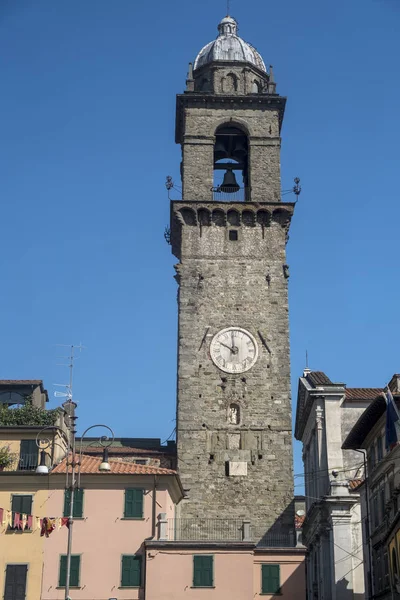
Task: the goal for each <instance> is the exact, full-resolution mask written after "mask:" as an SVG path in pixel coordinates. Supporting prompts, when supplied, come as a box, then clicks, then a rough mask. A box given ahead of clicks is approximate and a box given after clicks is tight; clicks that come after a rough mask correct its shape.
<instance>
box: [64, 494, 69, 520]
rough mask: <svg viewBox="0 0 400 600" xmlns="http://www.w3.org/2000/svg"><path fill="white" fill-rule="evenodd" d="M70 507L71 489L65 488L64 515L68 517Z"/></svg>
mask: <svg viewBox="0 0 400 600" xmlns="http://www.w3.org/2000/svg"><path fill="white" fill-rule="evenodd" d="M70 508H71V490H65V492H64V517H69V511H70Z"/></svg>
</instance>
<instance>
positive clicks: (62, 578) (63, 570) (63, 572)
mask: <svg viewBox="0 0 400 600" xmlns="http://www.w3.org/2000/svg"><path fill="white" fill-rule="evenodd" d="M66 582H67V557H66V556H65V554H64V555H63V556H60V574H59V577H58V587H65V584H66Z"/></svg>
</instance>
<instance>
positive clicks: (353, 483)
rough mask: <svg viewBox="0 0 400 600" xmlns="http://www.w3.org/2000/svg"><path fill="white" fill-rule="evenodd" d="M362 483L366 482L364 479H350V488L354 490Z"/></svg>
mask: <svg viewBox="0 0 400 600" xmlns="http://www.w3.org/2000/svg"><path fill="white" fill-rule="evenodd" d="M362 483H364V479H350V481H349V488H350V489H351V490H353V492H354V491H355V490H356V489H357V488H359V487H360V485H361V484H362Z"/></svg>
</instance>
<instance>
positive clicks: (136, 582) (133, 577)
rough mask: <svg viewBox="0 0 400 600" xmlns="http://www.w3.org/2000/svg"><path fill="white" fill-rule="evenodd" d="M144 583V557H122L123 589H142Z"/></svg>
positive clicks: (135, 555) (136, 555) (134, 555)
mask: <svg viewBox="0 0 400 600" xmlns="http://www.w3.org/2000/svg"><path fill="white" fill-rule="evenodd" d="M141 583H142V557H141V556H139V555H138V554H133V555H125V556H123V557H122V571H121V587H140V585H141Z"/></svg>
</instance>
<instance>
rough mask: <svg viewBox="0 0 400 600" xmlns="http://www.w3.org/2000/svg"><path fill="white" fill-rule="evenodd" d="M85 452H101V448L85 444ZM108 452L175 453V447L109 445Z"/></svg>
mask: <svg viewBox="0 0 400 600" xmlns="http://www.w3.org/2000/svg"><path fill="white" fill-rule="evenodd" d="M83 451H84V452H85V453H86V454H103V448H102V447H101V446H86V447H85V448H84V450H83ZM108 454H126V455H128V454H144V455H159V456H163V455H164V454H175V449H171V448H168V449H167V448H165V452H161V451H160V450H155V449H152V448H131V447H130V446H125V447H124V446H122V447H121V446H110V447H109V448H108Z"/></svg>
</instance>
